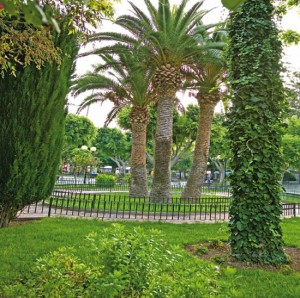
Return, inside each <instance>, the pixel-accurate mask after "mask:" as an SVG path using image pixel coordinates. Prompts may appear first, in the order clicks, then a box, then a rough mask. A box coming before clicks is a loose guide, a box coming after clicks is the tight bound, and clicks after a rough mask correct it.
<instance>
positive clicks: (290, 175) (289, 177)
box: [282, 171, 297, 181]
mask: <svg viewBox="0 0 300 298" xmlns="http://www.w3.org/2000/svg"><path fill="white" fill-rule="evenodd" d="M282 180H283V181H297V179H296V176H295V174H293V173H292V172H290V171H287V172H285V173H284V174H283V179H282Z"/></svg>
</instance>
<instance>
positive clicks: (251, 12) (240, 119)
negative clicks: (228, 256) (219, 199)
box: [229, 0, 286, 264]
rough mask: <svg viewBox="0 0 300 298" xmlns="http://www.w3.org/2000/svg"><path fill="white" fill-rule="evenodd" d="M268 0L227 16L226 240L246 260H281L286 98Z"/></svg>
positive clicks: (246, 5) (251, 1)
mask: <svg viewBox="0 0 300 298" xmlns="http://www.w3.org/2000/svg"><path fill="white" fill-rule="evenodd" d="M272 15H273V7H272V5H271V1H270V0H248V1H246V2H245V3H244V4H243V6H242V7H241V10H239V11H237V12H235V13H233V14H232V16H231V25H230V28H229V34H230V39H231V41H230V47H229V60H230V81H231V84H232V89H233V97H232V103H233V107H232V109H231V113H230V118H229V135H230V139H231V147H232V151H233V159H232V162H231V166H232V169H233V173H232V176H231V185H232V194H233V202H232V204H231V208H230V223H229V227H230V231H231V236H230V238H229V243H230V245H231V249H232V255H233V256H234V257H236V258H237V259H238V260H242V261H245V262H254V263H264V264H280V263H284V262H285V261H286V256H285V254H284V251H283V241H282V231H281V227H280V215H281V205H280V196H279V194H280V191H281V187H280V184H279V182H278V181H280V168H281V164H282V157H281V153H280V146H281V134H282V123H281V120H282V113H283V110H284V108H285V101H284V97H283V93H282V82H281V79H280V75H279V73H280V68H281V65H280V56H281V43H280V42H279V40H278V32H277V29H276V27H275V25H274V22H273V21H272Z"/></svg>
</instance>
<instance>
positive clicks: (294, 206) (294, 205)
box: [293, 203, 296, 217]
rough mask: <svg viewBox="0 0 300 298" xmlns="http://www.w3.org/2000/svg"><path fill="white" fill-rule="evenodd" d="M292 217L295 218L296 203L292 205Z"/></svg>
mask: <svg viewBox="0 0 300 298" xmlns="http://www.w3.org/2000/svg"><path fill="white" fill-rule="evenodd" d="M293 215H294V217H296V203H293Z"/></svg>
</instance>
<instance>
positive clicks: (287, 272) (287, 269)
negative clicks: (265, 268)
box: [280, 265, 295, 275]
mask: <svg viewBox="0 0 300 298" xmlns="http://www.w3.org/2000/svg"><path fill="white" fill-rule="evenodd" d="M280 273H282V274H284V275H291V274H293V273H295V271H294V270H293V268H291V266H290V265H282V266H281V267H280Z"/></svg>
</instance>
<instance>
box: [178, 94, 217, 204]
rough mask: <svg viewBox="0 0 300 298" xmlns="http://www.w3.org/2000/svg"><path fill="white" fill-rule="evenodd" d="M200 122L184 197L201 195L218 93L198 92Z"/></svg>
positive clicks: (191, 197)
mask: <svg viewBox="0 0 300 298" xmlns="http://www.w3.org/2000/svg"><path fill="white" fill-rule="evenodd" d="M197 100H198V104H199V107H200V109H199V123H198V130H197V136H196V142H195V149H194V157H193V163H192V167H191V171H190V173H189V176H188V180H187V183H186V186H185V188H184V190H183V192H182V194H181V198H182V199H186V200H188V199H198V198H199V197H200V195H201V188H202V186H203V182H204V177H205V173H206V168H207V162H208V153H209V146H210V134H211V124H212V120H213V115H214V109H215V106H216V104H217V103H218V101H219V100H220V98H219V95H218V94H203V95H201V93H199V94H198V96H197Z"/></svg>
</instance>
